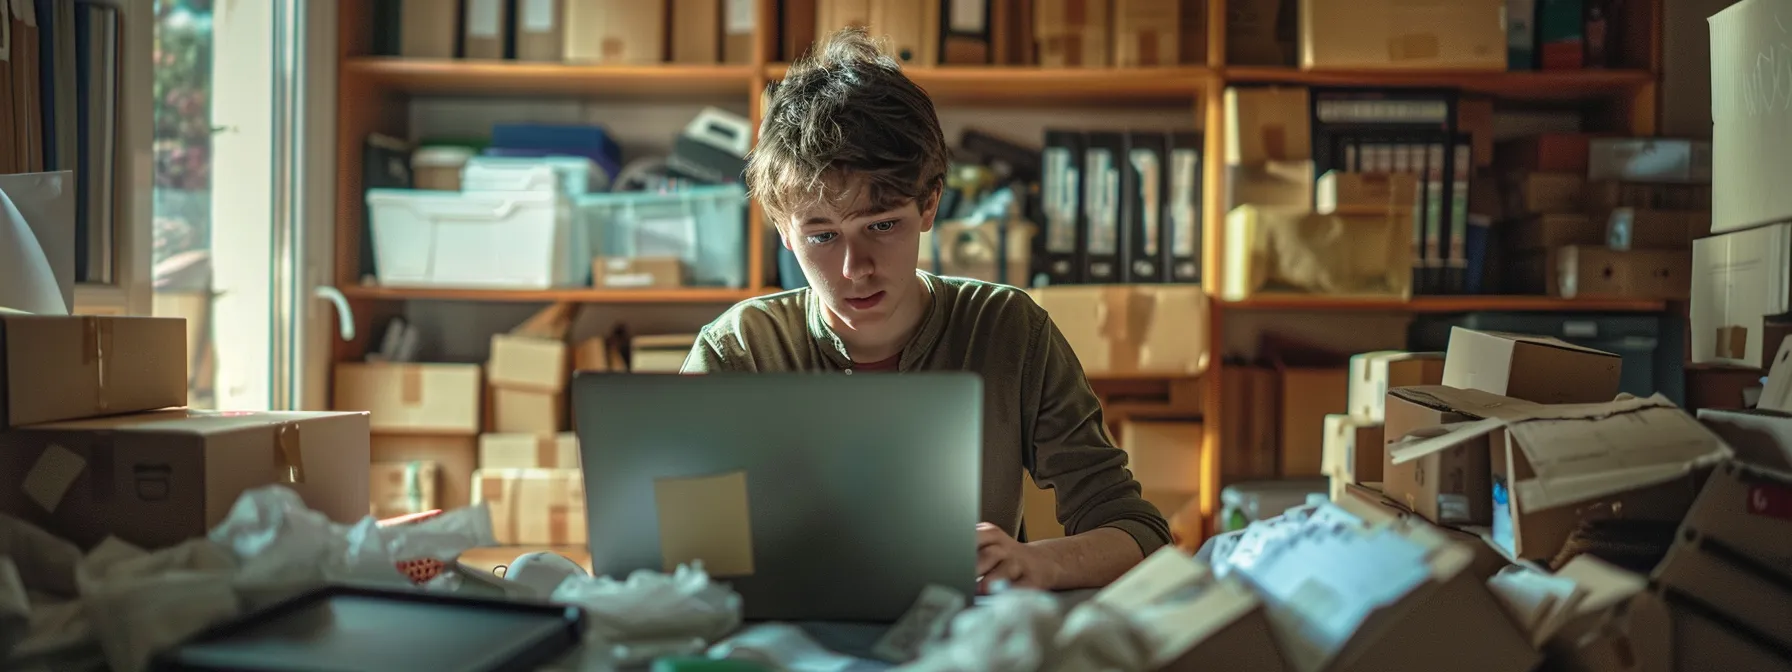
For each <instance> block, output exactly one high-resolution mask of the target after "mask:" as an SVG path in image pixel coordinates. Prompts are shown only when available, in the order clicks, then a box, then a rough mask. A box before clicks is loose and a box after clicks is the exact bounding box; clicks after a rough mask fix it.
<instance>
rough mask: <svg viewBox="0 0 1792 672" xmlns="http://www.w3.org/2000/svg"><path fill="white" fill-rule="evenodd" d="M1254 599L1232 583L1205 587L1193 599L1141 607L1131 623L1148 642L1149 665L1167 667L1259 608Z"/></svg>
mask: <svg viewBox="0 0 1792 672" xmlns="http://www.w3.org/2000/svg"><path fill="white" fill-rule="evenodd" d="M1262 604H1263V603H1262V602H1261V601H1260V600H1258V598H1257V595H1256V594H1255V593H1252V592H1251V590H1250V589H1249V588H1246V587H1245V586H1244V585H1243V584H1242V583H1240V582H1239V581H1238V580H1236V579H1226V580H1223V581H1220V582H1218V583H1215V584H1213V585H1211V586H1208V587H1207V589H1206V590H1203V591H1201V592H1200V594H1199V595H1197V596H1196V597H1195V598H1194V599H1188V600H1175V601H1173V602H1168V603H1164V604H1155V605H1150V606H1148V607H1144V608H1141V609H1139V610H1138V611H1137V612H1135V616H1134V622H1135V623H1138V624H1139V625H1140V626H1141V627H1142V629H1143V630H1144V634H1145V637H1146V638H1147V639H1148V640H1150V642H1151V649H1152V652H1151V659H1152V660H1151V662H1152V665H1154V666H1162V665H1168V664H1170V663H1172V662H1174V661H1176V660H1177V659H1179V658H1181V657H1182V656H1183V655H1185V654H1187V653H1188V652H1189V651H1191V650H1193V649H1194V648H1195V647H1196V646H1199V645H1200V644H1201V643H1202V642H1205V641H1207V640H1208V639H1209V638H1212V637H1213V636H1214V635H1217V634H1219V633H1220V632H1221V631H1222V630H1224V629H1225V628H1227V627H1228V626H1231V625H1232V624H1233V623H1236V622H1238V619H1240V618H1243V617H1244V616H1245V615H1246V614H1249V613H1251V611H1252V610H1254V609H1258V608H1261V607H1262Z"/></svg>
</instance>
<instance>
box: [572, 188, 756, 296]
mask: <svg viewBox="0 0 1792 672" xmlns="http://www.w3.org/2000/svg"><path fill="white" fill-rule="evenodd" d="M578 211H579V227H580V228H581V229H582V230H583V232H584V233H585V234H586V235H588V236H589V237H590V240H592V241H594V242H595V245H593V249H592V250H591V252H592V254H593V255H594V256H604V257H677V258H679V259H681V260H683V261H684V264H685V267H686V268H688V269H690V270H689V276H690V280H691V284H693V285H697V286H705V287H735V288H740V287H746V286H747V190H746V188H745V187H742V186H740V185H723V186H714V187H696V188H692V189H687V190H683V191H676V192H669V193H651V192H622V193H606V194H587V195H585V196H582V197H580V198H579V199H578Z"/></svg>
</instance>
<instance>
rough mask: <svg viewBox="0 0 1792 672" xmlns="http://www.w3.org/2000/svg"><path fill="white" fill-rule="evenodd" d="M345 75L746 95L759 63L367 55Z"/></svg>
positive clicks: (399, 85)
mask: <svg viewBox="0 0 1792 672" xmlns="http://www.w3.org/2000/svg"><path fill="white" fill-rule="evenodd" d="M341 76H342V77H343V78H344V79H347V80H353V81H357V82H358V83H361V84H371V85H378V86H381V87H384V88H387V89H392V90H397V91H403V92H406V93H413V94H417V93H425V94H436V95H441V94H490V95H524V94H550V95H577V96H589V97H606V98H662V99H663V98H717V97H722V96H739V97H743V98H744V97H746V96H747V95H749V94H750V93H751V86H752V81H753V66H750V65H675V64H662V65H571V64H565V63H534V62H522V61H467V60H455V59H416V58H389V57H363V58H352V59H349V60H346V61H343V64H342V72H341Z"/></svg>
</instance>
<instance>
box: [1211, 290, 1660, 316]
mask: <svg viewBox="0 0 1792 672" xmlns="http://www.w3.org/2000/svg"><path fill="white" fill-rule="evenodd" d="M1214 305H1215V306H1219V307H1221V308H1223V309H1231V310H1295V311H1359V312H1370V311H1385V312H1395V313H1467V312H1476V311H1490V310H1491V311H1528V312H1568V311H1582V312H1626V313H1655V312H1661V311H1662V310H1665V309H1666V307H1667V302H1666V301H1658V300H1654V299H1558V298H1555V297H1552V296H1495V295H1470V296H1416V297H1413V298H1412V299H1411V300H1402V299H1396V298H1385V299H1384V298H1373V297H1325V296H1313V295H1305V294H1285V295H1276V294H1265V295H1261V296H1257V297H1253V298H1250V299H1246V300H1244V301H1215V302H1214Z"/></svg>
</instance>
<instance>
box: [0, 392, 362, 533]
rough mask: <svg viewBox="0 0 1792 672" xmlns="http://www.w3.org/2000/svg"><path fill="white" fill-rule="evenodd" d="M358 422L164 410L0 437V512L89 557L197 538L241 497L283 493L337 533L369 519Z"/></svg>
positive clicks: (348, 416)
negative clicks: (113, 541) (99, 548)
mask: <svg viewBox="0 0 1792 672" xmlns="http://www.w3.org/2000/svg"><path fill="white" fill-rule="evenodd" d="M367 426H368V417H367V414H366V413H300V412H268V413H264V412H245V411H233V412H217V411H195V410H187V409H182V410H171V411H157V412H152V413H140V414H136V415H123V416H112V417H107V418H97V419H91V420H77V421H72V422H59V423H50V424H42V425H34V426H32V427H28V428H19V429H14V430H12V431H9V432H4V433H0V474H6V475H8V477H6V478H10V482H0V512H4V513H7V514H10V515H13V516H17V517H19V518H21V519H23V520H25V521H27V522H30V523H32V524H34V525H37V526H39V527H42V528H44V529H45V530H47V531H49V532H50V533H52V534H55V535H57V536H60V537H62V538H64V539H68V540H69V541H72V542H74V543H76V544H77V545H80V546H82V547H83V548H89V547H92V546H93V545H94V544H97V543H99V542H100V540H102V539H104V538H106V537H107V536H116V537H118V538H119V539H121V540H124V541H126V542H129V543H131V544H135V545H137V546H140V547H143V548H147V549H158V548H165V547H168V546H172V545H175V544H179V543H181V542H184V541H187V540H189V539H192V538H193V537H199V536H203V535H205V533H206V531H207V530H209V529H211V527H212V526H214V525H217V524H218V523H219V522H221V521H223V520H224V517H225V515H226V514H227V513H228V512H229V511H230V508H231V507H232V506H234V505H235V504H236V501H237V499H238V497H239V496H241V495H242V494H243V492H245V491H248V490H252V489H255V488H258V487H261V486H265V485H275V484H279V485H284V486H286V487H288V488H291V489H292V490H293V491H295V492H297V493H298V495H299V497H300V498H302V499H303V500H304V502H305V505H306V506H307V507H310V508H311V509H313V510H316V511H317V512H319V513H321V514H323V515H324V516H326V517H328V518H329V519H331V520H334V521H336V522H339V523H345V524H347V523H353V522H355V521H358V520H360V519H361V518H363V517H365V516H366V515H367V511H368V492H369V489H368V481H367V478H368V473H367V465H368V463H369V457H368V440H367V437H368V429H367Z"/></svg>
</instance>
